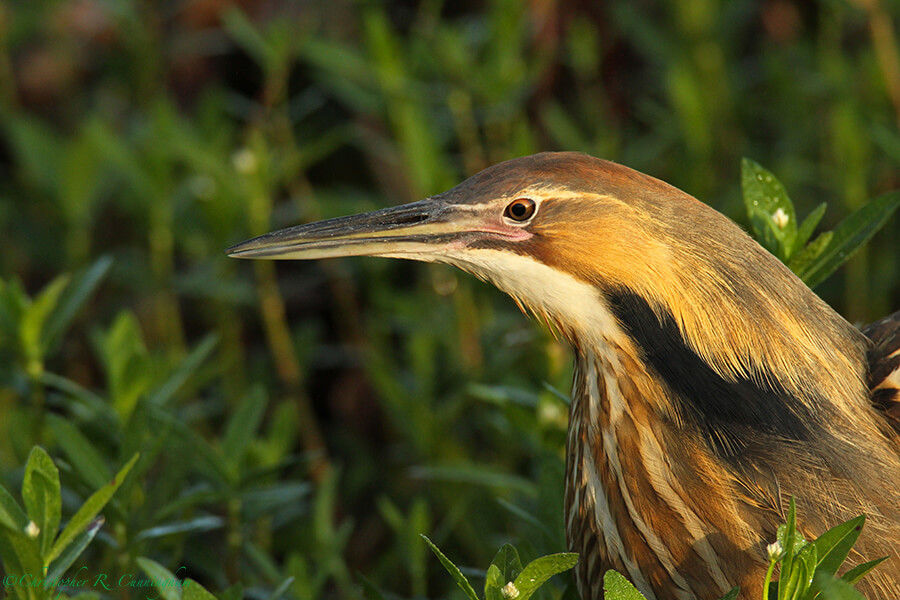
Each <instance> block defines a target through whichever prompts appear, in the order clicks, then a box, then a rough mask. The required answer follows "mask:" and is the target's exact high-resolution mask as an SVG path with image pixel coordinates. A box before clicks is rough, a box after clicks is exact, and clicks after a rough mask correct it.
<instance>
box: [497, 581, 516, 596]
mask: <svg viewBox="0 0 900 600" xmlns="http://www.w3.org/2000/svg"><path fill="white" fill-rule="evenodd" d="M500 593H501V594H502V595H503V597H504V598H506V600H515V598H518V597H519V588H517V587H516V584H514V583H513V582H512V581H510V582H509V583H507V584H506V585H504V586H503V587H502V588H500Z"/></svg>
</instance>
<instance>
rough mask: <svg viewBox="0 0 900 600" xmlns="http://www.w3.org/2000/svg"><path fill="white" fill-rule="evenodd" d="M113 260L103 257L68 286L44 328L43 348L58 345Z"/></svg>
mask: <svg viewBox="0 0 900 600" xmlns="http://www.w3.org/2000/svg"><path fill="white" fill-rule="evenodd" d="M112 263H113V261H112V258H111V257H109V256H101V257H100V258H98V259H97V260H96V261H95V262H94V264H92V265H91V266H90V267H88V269H87V270H86V271H85V272H84V273H81V274H79V275H77V276H76V277H75V278H74V279H73V280H72V282H71V283H70V284H69V285H68V286H66V289H65V291H64V292H63V294H62V297H61V298H60V300H59V305H58V306H57V308H56V310H54V311H53V313H52V314H51V315H50V317H49V318H48V319H47V325H46V327H44V330H43V336H42V340H41V342H42V346H43V347H44V348H51V347H53V346H55V345H56V343H57V342H58V341H59V338H60V337H62V334H63V333H65V331H66V329H67V328H68V326H69V324H70V323H71V322H72V319H73V318H75V315H77V314H78V311H79V310H81V308H82V306H84V303H85V302H87V300H88V298H90V296H91V294H93V293H94V290H95V289H97V286H98V285H100V282H101V281H103V278H104V277H105V276H106V273H107V272H109V268H110V266H112Z"/></svg>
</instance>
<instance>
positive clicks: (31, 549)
mask: <svg viewBox="0 0 900 600" xmlns="http://www.w3.org/2000/svg"><path fill="white" fill-rule="evenodd" d="M0 558H2V560H3V569H4V571H5V572H6V573H8V574H9V575H17V576H21V575H25V574H29V573H30V574H36V573H40V572H41V571H42V569H43V565H42V564H41V555H40V548H39V547H38V543H37V540H36V539H33V538H30V537H28V536H27V535H25V534H24V533H20V532H16V531H7V532H2V533H0ZM13 589H14V590H16V592H17V593H18V594H19V597H25V598H34V599H35V600H36V599H37V598H39V595H38V594H36V593H35V592H36V590H35V588H32V587H30V586H26V587H25V588H24V589H23V588H22V587H20V586H14V587H13Z"/></svg>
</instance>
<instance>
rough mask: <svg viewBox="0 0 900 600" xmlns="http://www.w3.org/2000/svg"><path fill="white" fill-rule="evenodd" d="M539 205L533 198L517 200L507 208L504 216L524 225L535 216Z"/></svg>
mask: <svg viewBox="0 0 900 600" xmlns="http://www.w3.org/2000/svg"><path fill="white" fill-rule="evenodd" d="M536 209H537V204H536V203H535V201H534V200H532V199H531V198H516V199H515V200H513V201H512V202H510V203H509V204H508V205H507V206H506V210H504V211H503V216H504V217H506V218H507V219H512V220H513V221H518V222H519V223H523V222H525V221H527V220H528V219H530V218H531V217H533V216H534V211H535V210H536Z"/></svg>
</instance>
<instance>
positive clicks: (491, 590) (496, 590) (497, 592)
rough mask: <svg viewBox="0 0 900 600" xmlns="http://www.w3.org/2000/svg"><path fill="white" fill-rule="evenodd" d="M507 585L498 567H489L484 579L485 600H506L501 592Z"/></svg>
mask: <svg viewBox="0 0 900 600" xmlns="http://www.w3.org/2000/svg"><path fill="white" fill-rule="evenodd" d="M505 585H506V580H504V579H503V573H501V572H500V569H499V568H498V567H497V565H491V566H489V567H488V570H487V573H485V577H484V600H505V599H504V598H503V592H502V591H501V590H502V589H503V586H505Z"/></svg>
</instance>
